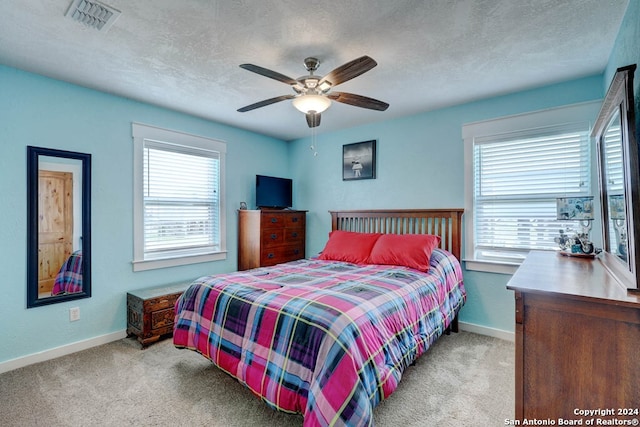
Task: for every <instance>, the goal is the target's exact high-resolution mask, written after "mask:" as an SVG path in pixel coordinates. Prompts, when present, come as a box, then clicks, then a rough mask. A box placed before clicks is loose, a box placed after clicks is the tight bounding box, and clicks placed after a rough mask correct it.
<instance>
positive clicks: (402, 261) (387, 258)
mask: <svg viewBox="0 0 640 427" xmlns="http://www.w3.org/2000/svg"><path fill="white" fill-rule="evenodd" d="M439 244H440V237H438V236H433V235H431V234H385V235H383V236H381V237H380V238H379V239H378V240H377V241H376V244H375V245H374V246H373V249H372V250H371V255H369V261H368V262H369V264H383V265H400V266H404V267H411V268H414V269H416V270H420V271H429V258H431V252H433V250H434V249H435V248H436V247H438V245H439Z"/></svg>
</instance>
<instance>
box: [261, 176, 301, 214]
mask: <svg viewBox="0 0 640 427" xmlns="http://www.w3.org/2000/svg"><path fill="white" fill-rule="evenodd" d="M256 206H257V207H258V208H276V209H284V208H290V207H291V206H293V181H292V180H291V179H289V178H277V177H275V176H265V175H256Z"/></svg>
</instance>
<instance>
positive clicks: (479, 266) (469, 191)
mask: <svg viewBox="0 0 640 427" xmlns="http://www.w3.org/2000/svg"><path fill="white" fill-rule="evenodd" d="M601 103H602V101H589V102H583V103H578V104H572V105H567V106H562V107H556V108H550V109H545V110H539V111H533V112H529V113H523V114H517V115H511V116H506V117H500V118H496V119H490V120H485V121H480V122H473V123H467V124H464V125H463V126H462V139H463V142H464V175H465V176H464V182H465V195H464V199H465V219H464V222H465V245H464V246H465V248H464V257H463V261H465V268H466V269H467V270H475V271H485V272H491V273H500V274H513V273H514V272H515V271H516V270H517V268H518V266H519V265H520V262H517V261H513V262H508V261H498V260H496V261H493V260H486V259H478V258H476V247H475V231H474V230H475V205H474V191H475V188H474V166H475V165H474V147H475V141H476V140H484V141H486V140H487V139H490V138H495V139H499V138H502V137H504V136H507V135H513V136H514V137H521V136H522V135H534V134H535V133H536V132H537V131H542V130H545V129H547V130H548V129H551V128H562V127H564V126H567V125H571V124H575V123H580V122H582V123H586V126H587V127H588V128H587V129H586V131H587V132H588V131H589V130H590V128H591V125H592V124H593V120H595V117H597V115H598V112H599V111H600V105H601ZM588 138H589V151H590V156H591V157H593V150H594V144H592V141H591V139H590V137H589V136H588ZM594 163H595V162H591V165H590V170H589V183H590V186H591V189H592V192H593V191H594V190H593V189H595V188H597V183H596V181H595V173H594ZM596 210H597V209H596Z"/></svg>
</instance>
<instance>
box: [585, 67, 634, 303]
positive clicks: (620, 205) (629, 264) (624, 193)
mask: <svg viewBox="0 0 640 427" xmlns="http://www.w3.org/2000/svg"><path fill="white" fill-rule="evenodd" d="M635 69H636V65H635V64H634V65H630V66H627V67H623V68H619V69H618V70H617V71H616V74H615V76H614V78H613V81H612V82H611V85H610V86H609V90H608V91H607V95H606V96H605V99H604V102H603V104H602V108H601V109H600V114H599V115H598V118H597V119H596V122H595V125H594V128H593V133H592V136H593V137H594V139H595V141H596V147H597V152H598V176H599V186H600V204H601V209H602V236H603V262H604V264H605V265H606V266H607V267H608V268H609V269H610V271H611V272H612V274H614V276H616V277H617V278H618V280H619V281H620V282H621V283H623V284H624V285H625V286H626V287H627V288H628V289H629V290H633V291H637V290H639V282H638V268H640V247H636V245H635V242H636V237H637V236H639V235H640V197H639V192H640V188H639V185H640V170H639V159H638V145H637V144H638V141H637V140H636V132H635V113H634V107H633V102H634V98H633V74H634V72H635Z"/></svg>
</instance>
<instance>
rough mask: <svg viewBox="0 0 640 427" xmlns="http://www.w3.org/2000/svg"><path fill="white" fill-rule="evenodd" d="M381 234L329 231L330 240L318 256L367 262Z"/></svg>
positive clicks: (357, 262)
mask: <svg viewBox="0 0 640 427" xmlns="http://www.w3.org/2000/svg"><path fill="white" fill-rule="evenodd" d="M380 236H382V234H379V233H355V232H353V231H342V230H334V231H332V232H331V233H329V240H328V241H327V244H326V246H325V247H324V249H323V250H322V253H321V254H320V256H319V257H318V258H320V259H324V260H333V261H345V262H352V263H354V264H366V262H367V259H369V254H370V253H371V248H373V245H374V244H375V243H376V240H378V238H379V237H380Z"/></svg>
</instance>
